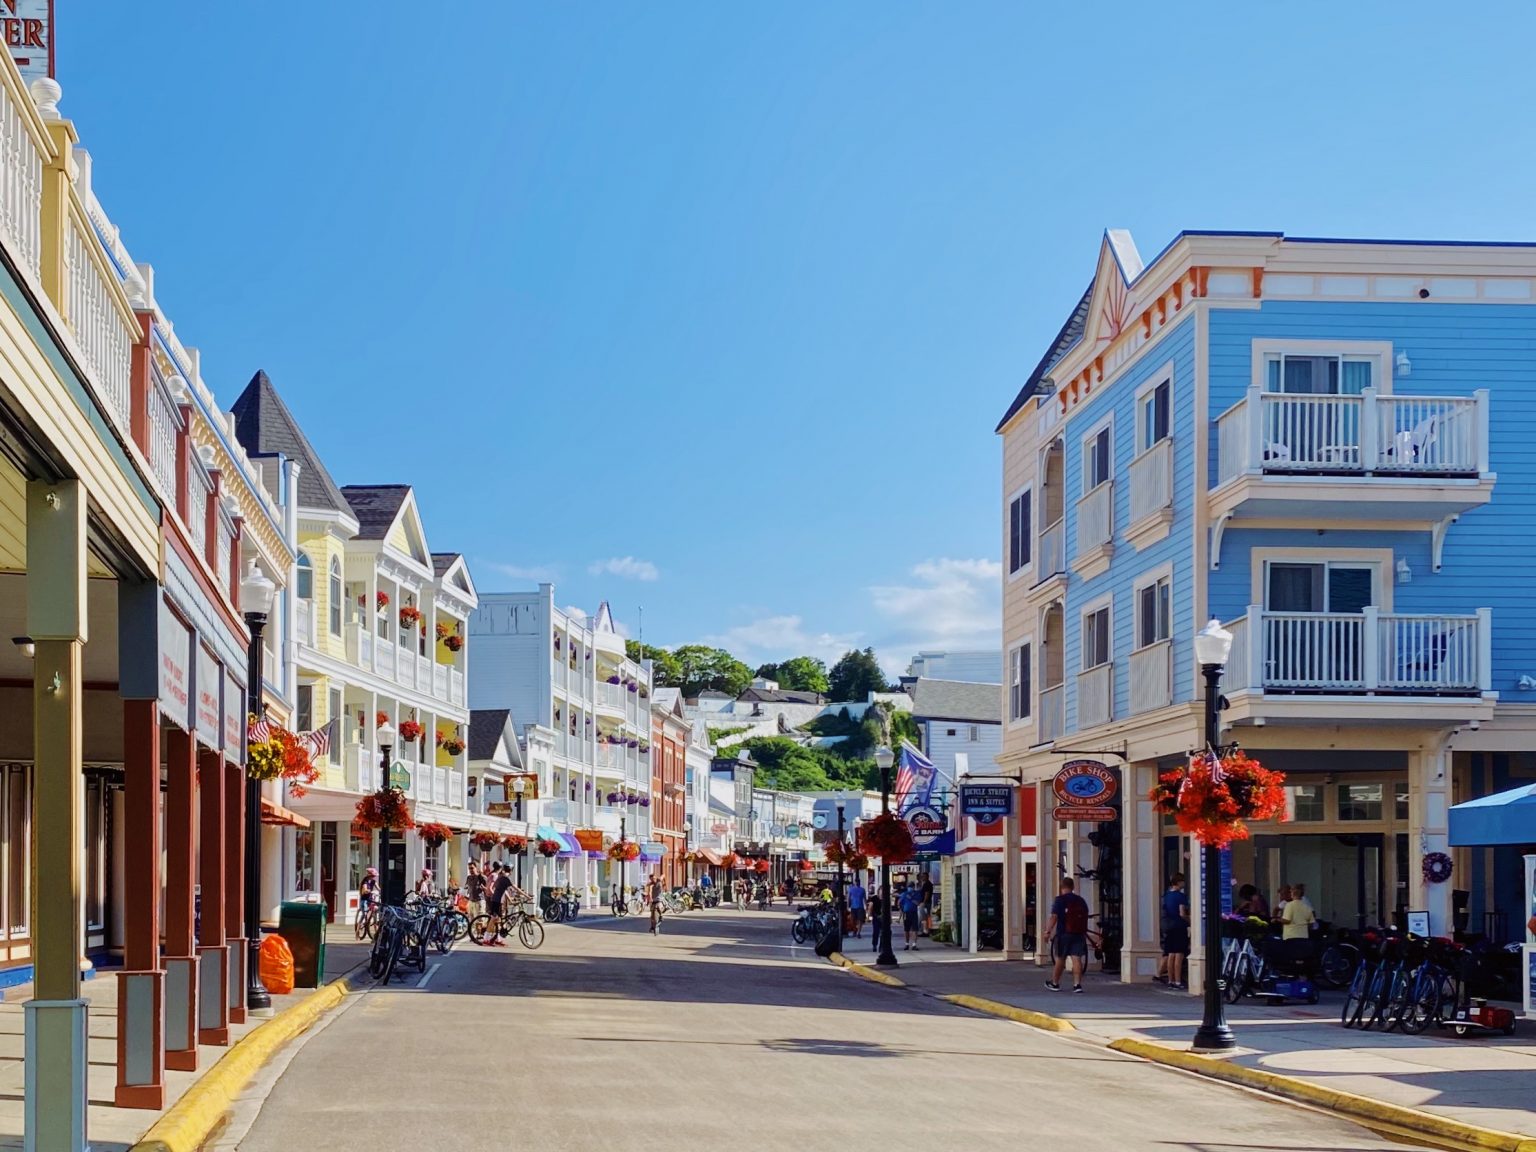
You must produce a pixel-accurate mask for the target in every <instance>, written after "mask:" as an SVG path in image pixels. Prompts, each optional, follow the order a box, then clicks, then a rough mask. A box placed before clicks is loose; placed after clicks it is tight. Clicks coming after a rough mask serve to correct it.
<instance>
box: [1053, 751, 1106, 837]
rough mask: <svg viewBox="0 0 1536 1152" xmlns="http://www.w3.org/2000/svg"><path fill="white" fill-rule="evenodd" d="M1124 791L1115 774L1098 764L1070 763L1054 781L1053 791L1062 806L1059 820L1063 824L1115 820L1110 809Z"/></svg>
mask: <svg viewBox="0 0 1536 1152" xmlns="http://www.w3.org/2000/svg"><path fill="white" fill-rule="evenodd" d="M1119 790H1120V781H1119V780H1118V779H1117V778H1116V777H1115V773H1114V772H1113V771H1111V770H1110V769H1109V768H1107V767H1105V765H1104V764H1103V763H1101V762H1100V761H1098V760H1068V761H1067V762H1066V763H1065V764H1063V765H1062V766H1061V771H1060V772H1058V773H1056V778H1055V779H1054V780H1052V781H1051V791H1052V792H1054V793H1055V794H1056V799H1057V800H1059V801H1060V803H1059V804H1058V805H1057V806H1056V819H1057V820H1060V821H1063V822H1065V821H1089V822H1094V821H1103V820H1113V819H1114V818H1115V810H1114V809H1113V808H1111V807H1110V806H1109V804H1110V801H1111V800H1113V799H1114V798H1115V793H1116V792H1118V791H1119Z"/></svg>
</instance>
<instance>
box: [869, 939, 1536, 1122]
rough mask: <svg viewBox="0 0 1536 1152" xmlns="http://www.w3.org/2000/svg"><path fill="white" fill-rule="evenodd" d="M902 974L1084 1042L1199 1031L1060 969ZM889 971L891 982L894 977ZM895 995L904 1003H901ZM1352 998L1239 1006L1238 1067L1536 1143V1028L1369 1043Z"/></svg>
mask: <svg viewBox="0 0 1536 1152" xmlns="http://www.w3.org/2000/svg"><path fill="white" fill-rule="evenodd" d="M848 945H849V947H848V948H847V949H846V950H845V955H847V956H848V958H849V959H851V960H855V961H857V962H858V963H860V964H868V965H872V964H873V962H874V956H873V953H872V952H870V950H869V942H868V939H867V938H865V939H864V940H849V941H848ZM896 958H897V959H898V960H899V961H900V962H901V966H900V967H899V968H896V969H894V970H893V971H892V974H893V975H895V976H896V977H898V978H899V979H900V980H901V981H902V982H903V983H905V984H906V985H908V986H909V987H911V988H914V989H918V990H921V991H923V992H927V993H931V994H933V995H940V996H949V995H969V996H978V997H982V998H985V999H988V1000H996V1001H1000V1002H1001V1003H1004V1004H1009V1005H1012V1006H1014V1007H1018V1008H1026V1009H1030V1010H1032V1011H1035V1012H1043V1013H1047V1014H1049V1015H1052V1016H1055V1017H1058V1018H1061V1019H1065V1020H1069V1021H1071V1023H1072V1025H1073V1027H1074V1028H1075V1029H1076V1030H1077V1032H1078V1033H1079V1034H1080V1035H1082V1036H1083V1037H1084V1038H1087V1039H1091V1040H1095V1041H1100V1042H1106V1043H1107V1042H1108V1041H1110V1040H1116V1039H1120V1038H1122V1037H1130V1038H1132V1039H1140V1040H1147V1041H1150V1042H1153V1043H1156V1044H1160V1045H1163V1046H1165V1047H1169V1048H1177V1049H1188V1047H1189V1042H1190V1039H1191V1037H1192V1036H1193V1035H1194V1031H1195V1029H1196V1028H1197V1027H1198V1026H1199V1023H1200V1016H1201V1006H1202V1002H1201V999H1200V997H1199V996H1198V995H1190V994H1188V993H1179V992H1171V991H1168V990H1166V989H1164V988H1161V987H1159V986H1157V985H1153V984H1121V983H1120V982H1119V981H1118V979H1115V978H1111V977H1108V976H1102V975H1095V974H1093V973H1091V972H1090V973H1089V975H1088V976H1087V978H1086V979H1085V980H1084V982H1083V986H1084V989H1085V991H1084V992H1083V994H1082V995H1076V994H1074V993H1073V992H1072V991H1071V990H1070V985H1068V986H1067V990H1066V991H1062V992H1052V991H1049V990H1048V989H1047V988H1045V986H1044V984H1045V979H1046V977H1047V976H1048V975H1049V970H1048V969H1044V968H1039V967H1036V966H1035V964H1034V962H1033V961H1032V960H1024V961H1019V962H1014V963H1008V962H1006V961H1003V960H1002V959H1001V958H1000V957H997V956H988V957H978V956H972V955H971V954H969V953H965V952H961V951H959V950H958V949H955V948H951V947H947V946H945V945H942V944H929V943H928V942H926V941H925V942H924V946H923V947H922V949H921V950H919V951H917V952H915V953H914V952H901V951H898V952H897V953H896ZM882 971H884V970H883V969H882ZM893 994H895V993H894V992H893ZM1342 1003H1343V993H1341V992H1324V993H1323V1000H1322V1002H1321V1003H1320V1004H1316V1005H1307V1004H1288V1005H1285V1006H1281V1007H1274V1008H1271V1007H1266V1006H1264V1005H1262V1004H1261V1003H1260V1002H1258V1001H1255V1000H1251V999H1244V1000H1243V1001H1241V1002H1240V1003H1238V1004H1235V1005H1227V1021H1228V1023H1230V1024H1231V1025H1232V1028H1233V1031H1234V1032H1236V1033H1237V1041H1238V1044H1239V1045H1240V1047H1239V1049H1238V1053H1237V1055H1235V1056H1233V1057H1231V1062H1232V1063H1234V1064H1238V1065H1243V1066H1246V1067H1250V1068H1257V1069H1262V1070H1265V1071H1268V1072H1274V1073H1279V1074H1282V1075H1286V1076H1292V1077H1295V1078H1297V1079H1301V1080H1305V1081H1308V1082H1311V1083H1313V1084H1316V1085H1319V1086H1320V1087H1324V1088H1328V1089H1337V1090H1342V1091H1346V1092H1353V1093H1355V1094H1357V1095H1360V1096H1366V1097H1370V1098H1372V1099H1375V1100H1379V1101H1384V1102H1386V1103H1389V1104H1399V1105H1403V1106H1405V1107H1409V1108H1417V1109H1420V1110H1422V1111H1426V1112H1430V1113H1433V1114H1437V1115H1441V1116H1444V1117H1446V1118H1448V1119H1452V1120H1457V1121H1460V1122H1462V1123H1465V1124H1475V1125H1479V1126H1481V1127H1485V1128H1493V1129H1500V1130H1503V1131H1506V1132H1516V1133H1521V1134H1524V1135H1530V1136H1536V1020H1521V1021H1519V1023H1518V1025H1517V1031H1516V1034H1515V1035H1514V1036H1509V1037H1506V1036H1500V1035H1493V1036H1486V1037H1479V1038H1475V1039H1474V1038H1471V1037H1469V1038H1467V1039H1457V1038H1455V1037H1453V1036H1452V1035H1451V1034H1450V1033H1449V1032H1445V1031H1443V1030H1440V1029H1436V1028H1431V1029H1430V1030H1429V1031H1428V1032H1426V1033H1424V1034H1423V1035H1421V1036H1404V1035H1402V1034H1401V1033H1398V1032H1388V1033H1383V1032H1375V1031H1373V1032H1362V1031H1360V1030H1359V1029H1354V1028H1348V1029H1346V1028H1344V1027H1342V1026H1341V1025H1340V1024H1339V1009H1340V1006H1341V1005H1342Z"/></svg>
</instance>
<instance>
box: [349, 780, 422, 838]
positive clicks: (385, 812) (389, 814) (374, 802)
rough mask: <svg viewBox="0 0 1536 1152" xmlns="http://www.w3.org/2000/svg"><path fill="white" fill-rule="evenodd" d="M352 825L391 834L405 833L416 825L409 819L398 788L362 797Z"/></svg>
mask: <svg viewBox="0 0 1536 1152" xmlns="http://www.w3.org/2000/svg"><path fill="white" fill-rule="evenodd" d="M353 823H355V824H360V825H361V826H362V827H364V828H372V829H384V828H387V829H389V830H390V831H391V832H405V831H408V830H409V829H411V828H413V827H414V826H415V824H416V822H415V821H414V820H412V819H411V809H410V805H409V804H408V803H407V802H406V799H405V793H404V792H403V791H401V790H400V789H399V788H380V789H379V790H378V791H377V792H370V793H368V795H366V796H364V797H363V798H362V799H361V800H359V801H358V802H357V815H356V816H355V817H354V818H353Z"/></svg>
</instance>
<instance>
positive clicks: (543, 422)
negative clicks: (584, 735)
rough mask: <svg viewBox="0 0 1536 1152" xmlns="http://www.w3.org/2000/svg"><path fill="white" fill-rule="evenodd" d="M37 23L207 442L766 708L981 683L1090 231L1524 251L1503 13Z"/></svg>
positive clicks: (1347, 7) (86, 8) (1153, 11)
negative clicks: (258, 458) (240, 444)
mask: <svg viewBox="0 0 1536 1152" xmlns="http://www.w3.org/2000/svg"><path fill="white" fill-rule="evenodd" d="M58 7H59V29H58V60H59V79H60V82H61V84H62V85H63V88H64V100H63V103H62V105H61V107H62V109H63V111H64V112H65V113H66V114H67V115H69V116H71V117H72V118H74V119H75V121H76V124H77V127H78V129H79V131H80V135H81V140H82V144H83V145H84V146H85V147H86V148H88V149H89V150H90V151H91V153H92V154H93V157H94V159H95V168H94V178H95V187H96V191H97V194H98V195H99V197H100V198H101V200H102V202H103V204H104V205H105V207H106V209H107V211H108V213H109V214H110V215H111V216H112V218H113V220H114V222H115V223H116V224H117V225H118V226H119V227H120V228H121V229H122V231H123V236H124V240H125V242H126V243H127V244H128V246H129V249H130V251H132V252H133V253H134V255H135V257H136V258H137V259H139V260H145V261H148V262H150V263H152V264H154V265H155V269H156V291H157V295H158V297H159V299H160V302H161V304H162V306H163V307H165V309H166V310H167V312H168V314H169V315H170V317H171V318H172V320H173V321H174V322H175V324H176V328H177V332H178V334H179V335H180V336H181V337H182V338H183V339H184V340H185V341H186V342H187V343H189V344H192V345H195V346H197V347H199V348H200V349H201V350H202V353H203V373H204V377H205V379H206V380H207V381H208V383H209V384H210V386H211V387H213V388H214V390H215V391H216V393H217V394H218V395H219V397H220V399H221V400H222V401H223V402H224V403H225V404H228V403H229V402H231V401H232V400H233V399H234V397H235V395H236V394H237V393H238V391H239V390H240V388H241V387H243V385H244V383H245V381H246V380H248V379H249V377H250V376H251V374H252V372H253V371H254V370H255V369H257V368H265V369H266V370H267V372H268V373H269V374H270V375H271V376H272V378H273V380H274V381H275V382H276V384H277V385H278V387H279V388H280V389H281V390H282V391H283V393H284V395H285V396H286V398H287V399H288V401H289V403H290V405H291V406H292V407H293V408H294V410H295V412H296V413H297V414H298V416H299V418H300V420H301V421H302V422H303V423H304V425H305V428H306V430H307V431H308V433H309V435H310V437H311V439H312V440H313V441H314V442H315V444H316V446H317V447H318V448H319V450H320V452H321V453H322V455H323V456H324V458H325V460H326V462H327V464H328V466H329V467H330V470H331V471H332V473H333V474H334V475H335V477H336V479H337V480H338V482H340V483H343V484H346V483H378V482H405V483H410V484H413V485H415V487H416V489H417V492H418V495H419V498H420V501H421V504H422V508H423V514H424V517H425V523H426V530H427V535H428V541H429V543H430V544H431V546H432V547H433V548H434V549H437V550H457V551H462V552H464V553H465V554H466V555H467V556H468V557H469V559H470V564H471V570H472V573H473V575H474V577H475V579H476V580H477V582H478V584H479V586H480V588H481V589H482V590H496V589H500V588H515V587H526V586H528V584H529V582H530V581H531V580H535V579H554V580H555V582H556V584H557V595H558V597H559V599H560V601H561V602H562V603H564V604H577V605H583V606H586V607H588V608H590V607H592V606H594V605H595V604H596V602H597V601H598V600H599V599H603V598H606V599H608V600H610V601H611V602H612V604H613V607H614V610H615V612H616V614H617V615H618V617H619V618H620V619H621V620H622V621H624V622H625V623H626V624H627V625H628V626H629V627H630V628H631V629H633V627H634V626H635V622H636V616H637V612H636V609H637V607H638V606H640V605H643V606H644V617H645V636H646V639H647V640H648V641H652V642H657V643H663V644H676V643H682V642H687V641H693V640H710V641H714V642H720V643H725V644H727V645H729V646H731V647H732V648H733V649H734V650H736V651H737V652H738V654H739V655H741V656H743V657H744V658H746V659H748V660H751V661H753V662H757V661H759V660H765V659H769V658H774V657H782V656H789V655H793V654H796V653H798V652H801V651H806V652H811V653H813V654H817V655H823V656H834V657H835V655H836V654H837V653H838V652H839V651H841V650H842V648H844V647H846V646H847V645H849V644H853V643H857V644H859V645H864V644H873V645H875V646H876V647H877V649H878V650H879V651H880V652H881V655H882V657H883V658H884V659H885V662H886V663H887V665H888V667H889V668H890V670H892V671H894V670H896V668H897V666H898V665H899V664H900V663H902V662H903V661H904V659H905V657H906V656H907V655H909V654H910V653H911V652H912V651H914V650H916V649H917V648H918V647H920V646H935V645H939V646H942V645H949V646H967V647H970V646H990V645H992V644H994V643H995V642H996V637H997V632H998V605H999V592H998V586H999V572H1000V568H999V565H998V560H997V557H998V554H999V547H1000V540H999V538H1000V527H999V524H1000V507H999V505H1000V499H999V497H1000V494H999V490H998V489H999V479H998V475H999V462H1000V444H999V442H998V440H997V439H996V437H995V436H994V435H993V433H992V429H993V427H994V425H995V423H996V421H997V418H998V417H999V416H1000V415H1001V413H1002V411H1003V410H1004V409H1005V408H1006V406H1007V405H1008V403H1009V401H1010V400H1011V398H1012V396H1013V394H1014V392H1015V391H1016V390H1017V388H1018V386H1019V385H1020V383H1021V382H1022V381H1023V380H1024V378H1025V377H1026V376H1027V374H1028V372H1029V370H1030V369H1031V368H1032V367H1033V365H1034V363H1035V361H1036V360H1037V359H1038V358H1039V356H1040V354H1041V352H1042V350H1043V347H1044V345H1045V343H1046V342H1047V341H1048V340H1049V339H1050V337H1051V336H1052V335H1053V334H1054V333H1055V331H1056V329H1057V328H1058V327H1059V326H1060V324H1061V321H1062V319H1063V318H1064V316H1065V314H1066V312H1067V311H1068V310H1069V309H1070V307H1071V306H1072V304H1073V303H1075V301H1076V299H1077V297H1078V295H1079V294H1080V293H1081V291H1082V289H1083V286H1084V285H1085V283H1086V281H1087V279H1088V277H1089V276H1091V274H1092V271H1093V265H1094V261H1095V258H1096V255H1097V250H1098V243H1099V239H1100V236H1101V234H1102V232H1103V230H1104V229H1105V228H1107V227H1124V228H1129V229H1131V230H1132V232H1133V233H1134V235H1135V236H1136V239H1137V242H1138V245H1139V246H1140V248H1141V250H1142V253H1143V255H1144V256H1147V257H1150V256H1151V255H1153V254H1154V253H1156V252H1157V251H1158V250H1159V249H1161V248H1162V247H1163V245H1164V244H1165V243H1166V242H1167V241H1168V240H1169V239H1170V238H1171V237H1172V236H1173V235H1174V234H1175V233H1176V232H1177V231H1178V230H1179V229H1181V228H1235V229H1279V230H1284V231H1286V232H1289V233H1291V234H1296V235H1358V236H1410V237H1420V236H1422V237H1452V238H1494V239H1531V238H1533V237H1536V227H1533V221H1532V214H1533V201H1532V197H1531V189H1532V187H1536V171H1533V169H1536V159H1533V153H1532V150H1531V148H1530V147H1529V144H1530V135H1529V133H1528V132H1526V131H1525V130H1524V128H1523V125H1524V116H1525V113H1526V110H1527V108H1528V104H1529V101H1528V99H1527V95H1528V93H1527V91H1526V89H1525V77H1526V76H1527V74H1528V67H1527V60H1526V59H1525V57H1526V55H1527V47H1528V45H1529V43H1530V38H1531V32H1532V23H1533V16H1532V14H1531V12H1530V10H1529V8H1528V7H1526V6H1524V5H1515V4H1480V5H1462V6H1459V7H1457V8H1456V9H1455V16H1454V19H1447V14H1448V12H1449V11H1450V10H1448V9H1446V8H1445V7H1444V6H1434V7H1431V6H1428V5H1420V4H1412V3H1410V4H1401V3H1394V4H1385V3H1352V4H1340V3H1337V2H1335V3H1329V4H1321V3H1310V2H1301V3H1291V4H1286V5H1278V4H1253V5H1195V6H1190V7H1189V8H1187V9H1183V10H1176V9H1168V10H1162V11H1160V10H1159V9H1157V8H1156V7H1155V6H1153V7H1150V8H1149V7H1148V6H1147V5H1145V4H1139V3H1138V4H1120V3H1100V4H1094V5H1050V6H1046V5H1038V6H1037V5H1031V4H1017V3H1007V4H997V5H985V4H965V5H936V4H904V3H881V4H878V5H877V4H871V3H846V4H837V5H820V6H812V5H755V6H748V5H735V4H730V5H726V4H702V3H699V4H673V3H656V4H645V5H641V4H625V5H620V4H601V3H593V4H585V5H579V6H578V5H561V4H533V3H504V2H497V3H490V2H484V0H464V2H461V3H457V4H453V5H449V6H441V5H436V4H425V3H415V4H405V3H398V2H394V0H376V2H370V3H366V4H365V3H362V2H361V0H330V2H327V3H311V4H303V5H270V4H255V3H242V2H235V3H217V4H210V3H208V2H207V0H201V2H197V3H193V2H190V0H163V2H160V3H156V4H154V5H152V6H150V7H149V8H147V9H146V8H145V7H144V6H142V5H125V4H102V3H90V4H87V3H82V2H80V0H59V5H58ZM530 493H533V494H536V498H531V497H530Z"/></svg>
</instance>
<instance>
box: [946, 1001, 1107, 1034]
mask: <svg viewBox="0 0 1536 1152" xmlns="http://www.w3.org/2000/svg"><path fill="white" fill-rule="evenodd" d="M939 999H940V1000H945V1001H948V1002H949V1003H950V1004H957V1005H959V1006H960V1007H961V1008H969V1009H970V1010H971V1011H972V1012H984V1013H986V1014H987V1015H988V1016H998V1017H1001V1018H1002V1019H1004V1020H1012V1021H1013V1022H1014V1023H1016V1024H1028V1025H1029V1026H1030V1027H1031V1028H1039V1029H1041V1030H1043V1031H1046V1032H1076V1031H1077V1028H1076V1027H1075V1026H1074V1025H1073V1023H1072V1021H1070V1020H1063V1019H1061V1018H1060V1017H1057V1016H1048V1015H1046V1014H1045V1013H1044V1012H1035V1011H1032V1010H1031V1009H1029V1008H1017V1007H1015V1006H1014V1005H1012V1004H1003V1003H1000V1002H999V1001H996V1000H987V999H984V998H983V997H980V996H940V997H939Z"/></svg>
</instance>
